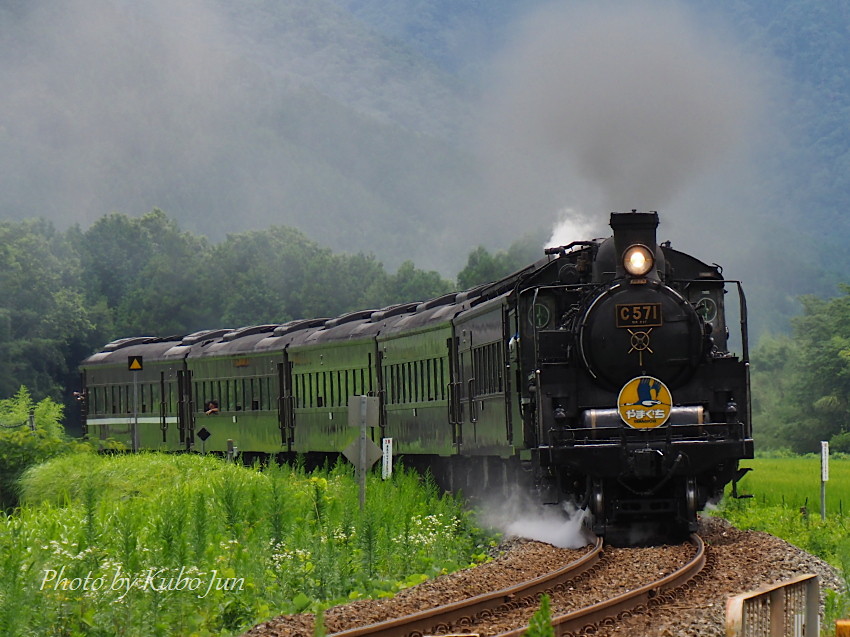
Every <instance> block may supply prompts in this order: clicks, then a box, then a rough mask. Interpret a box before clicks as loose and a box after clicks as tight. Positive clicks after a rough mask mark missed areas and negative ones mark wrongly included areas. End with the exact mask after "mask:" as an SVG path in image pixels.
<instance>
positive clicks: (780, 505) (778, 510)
mask: <svg viewBox="0 0 850 637" xmlns="http://www.w3.org/2000/svg"><path fill="white" fill-rule="evenodd" d="M820 463H821V460H820V456H815V455H807V456H791V457H775V458H770V457H759V458H756V459H754V460H747V461H746V462H745V463H743V464H744V466H749V467H752V468H753V471H751V472H750V473H748V474H747V475H746V476H745V477H744V478H743V479H742V480H741V482H740V483H739V485H738V492H739V494H743V493H746V494H751V495H752V496H753V497H752V498H749V499H741V500H736V499H733V498H731V497H730V493H731V489H728V488H727V491H726V497H725V498H724V499H723V501H722V502H721V505H720V508H719V509H718V511H717V512H716V513H717V514H718V515H721V516H723V517H725V518H727V519H728V520H729V521H730V522H732V524H734V525H735V526H736V527H738V528H741V529H753V530H758V531H766V532H768V533H771V534H773V535H776V536H777V537H780V538H782V539H784V540H786V541H787V542H790V543H791V544H793V545H795V546H798V547H799V548H801V549H803V550H806V551H808V552H810V553H812V554H813V555H817V556H818V557H820V558H821V559H823V560H825V561H827V562H829V563H830V564H832V565H833V566H835V567H837V568H838V569H839V570H840V571H841V573H842V575H843V577H844V580H845V582H846V584H847V586H848V588H850V510H848V508H850V458H848V457H846V456H842V455H838V454H836V456H835V457H833V458H831V459H830V464H829V480H828V481H827V483H826V519H825V520H822V519H821V512H820V486H821V464H820ZM848 615H850V594H847V593H843V594H841V593H837V592H835V591H828V592H827V608H826V617H825V621H824V630H825V631H826V632H824V633H823V634H828V631H829V630H831V628H832V626H833V625H834V620H835V619H838V618H841V617H847V616H848ZM829 634H831V633H829Z"/></svg>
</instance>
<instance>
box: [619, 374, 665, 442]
mask: <svg viewBox="0 0 850 637" xmlns="http://www.w3.org/2000/svg"><path fill="white" fill-rule="evenodd" d="M672 406H673V398H672V397H671V396H670V390H669V389H667V385H665V384H664V383H662V382H661V381H660V380H658V379H657V378H654V377H652V376H638V377H637V378H632V379H631V380H630V381H629V382H628V383H626V384H625V385H623V388H622V389H621V390H620V395H619V396H618V397H617V409H618V410H619V411H620V418H622V419H623V422H625V423H626V424H627V425H628V426H629V427H633V428H635V429H648V428H651V427H660V426H661V425H663V424H664V423H665V422H667V419H668V418H669V417H670V409H671V407H672Z"/></svg>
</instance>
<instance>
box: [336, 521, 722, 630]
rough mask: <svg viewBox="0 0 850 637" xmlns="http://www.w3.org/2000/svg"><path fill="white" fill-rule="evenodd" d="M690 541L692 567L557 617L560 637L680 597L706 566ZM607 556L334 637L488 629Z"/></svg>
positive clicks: (597, 552)
mask: <svg viewBox="0 0 850 637" xmlns="http://www.w3.org/2000/svg"><path fill="white" fill-rule="evenodd" d="M690 543H691V544H692V545H693V547H694V553H693V555H692V556H691V558H690V559H689V560H688V561H687V563H686V564H684V565H683V566H681V567H680V568H678V569H677V570H676V571H674V572H673V573H670V574H669V575H666V576H664V577H661V578H659V579H657V580H654V581H652V582H649V583H647V584H644V585H642V586H639V587H638V588H635V589H634V590H631V591H628V592H626V593H622V594H620V595H616V596H614V597H612V598H610V599H607V600H605V601H602V602H599V603H596V604H593V605H591V606H586V607H584V608H580V609H578V610H574V611H571V612H569V613H566V614H564V615H560V616H555V617H553V619H552V624H553V626H554V628H555V634H556V635H565V636H566V635H581V634H586V633H592V632H599V629H600V628H603V627H604V626H612V625H615V624H616V623H617V622H618V621H619V620H621V619H622V618H624V617H628V616H629V615H631V614H634V613H640V612H645V611H646V610H647V609H649V608H650V607H651V606H654V605H658V604H663V603H665V602H668V601H673V600H674V599H675V598H676V596H677V593H678V592H679V591H680V590H682V589H683V588H684V587H686V586H687V585H688V582H689V581H690V580H692V579H693V578H694V577H695V576H696V575H697V574H698V573H699V572H700V571H701V570H702V568H703V566H704V565H705V563H706V552H705V544H704V542H703V541H702V539H701V538H700V537H699V536H698V535H692V536H691V538H690ZM602 557H603V553H602V540H601V539H599V540H597V542H596V545H595V546H594V547H593V548H592V549H591V550H590V551H589V552H588V553H586V554H585V555H583V556H582V557H581V558H579V559H578V560H575V561H574V562H571V563H569V564H567V565H565V566H563V567H561V568H559V569H557V570H555V571H552V572H551V573H547V574H546V575H543V576H541V577H538V578H535V579H533V580H528V581H525V582H521V583H519V584H516V585H515V586H511V587H510V588H506V589H503V590H500V591H495V592H491V593H485V594H483V595H478V596H476V597H472V598H469V599H466V600H462V601H459V602H455V603H453V604H449V605H447V606H441V607H437V608H432V609H429V610H427V611H422V612H419V613H415V614H413V615H407V616H405V617H400V618H397V619H392V620H387V621H384V622H380V623H376V624H371V625H368V626H363V627H360V628H355V629H351V630H345V631H341V632H337V633H334V634H333V637H364V636H366V635H370V636H379V637H421V636H422V635H432V634H446V633H449V632H452V630H453V629H457V628H458V627H460V628H467V627H470V626H473V625H475V624H478V625H481V624H483V625H486V624H487V623H488V619H489V618H491V617H495V616H496V615H500V614H502V613H505V612H509V611H510V610H511V609H514V608H517V607H520V606H529V605H533V604H536V597H537V596H538V595H540V594H542V593H545V592H548V593H551V592H552V591H556V590H565V589H567V588H568V587H569V585H570V584H571V583H572V584H575V583H576V580H581V579H582V576H583V575H584V576H587V575H589V574H590V572H592V571H593V570H594V569H595V568H596V567H597V565H598V564H600V561H601V559H602ZM526 630H527V627H525V626H523V627H522V628H518V629H516V630H512V631H508V632H504V633H501V634H500V636H499V637H519V636H520V635H522V634H523V633H524V632H525V631H526Z"/></svg>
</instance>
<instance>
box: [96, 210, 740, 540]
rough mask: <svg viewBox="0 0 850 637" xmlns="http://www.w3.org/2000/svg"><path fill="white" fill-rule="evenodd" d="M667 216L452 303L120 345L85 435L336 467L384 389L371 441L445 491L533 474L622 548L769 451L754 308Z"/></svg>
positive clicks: (629, 221)
mask: <svg viewBox="0 0 850 637" xmlns="http://www.w3.org/2000/svg"><path fill="white" fill-rule="evenodd" d="M658 223H659V222H658V215H657V213H655V212H650V213H638V212H630V213H622V214H621V213H612V214H611V218H610V224H611V228H612V230H613V236H611V237H608V238H605V239H591V240H582V241H575V242H573V243H571V244H569V245H565V246H560V247H557V248H549V249H547V250H546V252H545V255H544V257H543V258H542V259H541V260H540V261H538V262H537V263H534V264H532V265H529V266H528V267H526V268H524V269H522V270H520V271H518V272H516V273H514V274H512V275H510V276H508V277H506V278H504V279H502V280H499V281H495V282H493V283H488V284H485V285H481V286H478V287H476V288H474V289H471V290H466V291H462V292H458V293H452V294H447V295H444V296H442V297H439V298H436V299H430V300H425V301H422V302H411V303H404V304H400V305H395V306H391V307H387V308H382V309H373V310H364V311H358V312H352V313H349V314H346V315H344V316H340V317H334V318H322V319H304V320H298V321H290V322H288V323H284V324H270V325H258V326H250V327H245V328H239V329H218V330H209V331H203V332H197V333H194V334H190V335H187V336H177V337H135V338H126V339H120V340H118V341H114V342H113V343H110V344H109V345H107V346H106V347H105V348H104V349H103V351H101V352H98V353H96V354H94V355H93V356H91V357H89V358H87V359H86V360H85V361H83V363H82V365H81V370H82V377H83V396H84V403H83V404H84V412H85V413H84V418H85V423H86V427H87V433H88V435H89V437H90V438H93V439H99V440H107V439H118V440H120V441H122V442H124V444H125V445H127V447H129V448H130V449H164V450H181V451H200V452H224V451H225V450H226V449H227V448H228V445H230V446H237V447H238V449H239V450H240V451H241V453H242V454H243V456H246V457H249V458H250V457H253V456H256V455H262V456H274V457H276V458H278V459H280V460H287V459H292V458H294V457H295V456H296V455H302V456H304V457H305V458H307V459H308V461H311V462H321V461H323V460H324V459H327V458H329V457H333V456H335V455H337V454H339V453H340V452H341V451H342V450H343V449H345V447H346V446H347V445H348V444H349V443H351V442H352V440H353V439H354V438H355V437H356V436H357V435H358V432H357V431H356V430H354V429H352V428H350V427H348V422H347V416H346V410H347V404H348V399H349V397H350V396H359V395H371V396H375V397H377V398H378V404H379V409H378V414H379V416H378V422H377V423H376V424H375V426H373V427H371V429H370V435H371V437H372V439H373V440H374V441H375V442H377V443H379V442H380V439H382V438H392V440H393V449H394V451H395V453H396V454H397V455H399V456H403V458H404V462H405V464H408V465H413V466H416V467H421V468H427V469H428V470H430V471H431V473H432V474H433V475H434V477H435V478H436V479H437V481H438V482H439V483H440V484H441V485H444V486H445V487H446V488H449V489H462V490H464V491H465V492H469V491H470V490H472V488H473V487H483V488H484V489H485V490H487V489H500V488H503V487H504V485H505V484H506V483H510V482H513V481H519V480H521V479H522V478H523V477H528V478H530V481H531V482H532V483H533V485H534V486H535V487H536V489H535V491H536V493H537V494H538V496H539V497H541V498H542V499H543V500H544V501H545V502H558V501H560V500H564V499H572V500H574V501H576V502H577V503H578V504H579V506H582V507H584V508H586V509H587V510H589V511H590V512H591V513H592V516H591V519H592V526H593V530H594V531H595V532H597V533H599V534H604V535H606V536H608V537H609V538H612V539H615V541H620V542H623V543H627V542H629V541H631V540H630V539H629V537H630V534H631V532H632V530H634V529H635V528H644V527H645V528H649V529H651V530H652V531H653V532H660V533H662V534H665V535H667V534H669V533H680V532H684V531H687V530H693V529H695V528H696V515H697V512H698V511H699V510H700V509H702V508H703V507H704V506H705V503H706V502H707V501H708V499H709V498H711V497H714V496H718V495H719V494H720V493H722V490H723V488H724V486H725V485H726V484H727V483H729V482H730V481H731V480H735V479H736V478H737V477H739V475H740V471H741V470H740V469H739V466H738V463H739V460H741V459H744V458H751V457H752V454H753V442H752V433H751V425H750V402H749V381H748V353H747V320H746V302H745V297H744V294H743V290H742V287H741V285H740V283H739V282H737V281H728V280H725V279H724V278H723V275H722V271H721V269H720V268H719V266H716V265H709V264H707V263H705V262H703V261H700V260H698V259H697V258H695V257H693V256H690V255H688V254H685V253H683V252H679V251H677V250H674V249H673V248H672V247H671V246H670V245H669V243H666V244H665V243H662V244H659V243H657V240H656V230H657V226H658ZM727 295H728V298H727ZM727 306H728V307H727ZM733 315H736V320H735V319H732V320H730V318H731V317H732V316H733ZM733 348H738V349H739V353H734V352H733ZM133 361H135V369H133ZM210 405H214V409H211V408H210Z"/></svg>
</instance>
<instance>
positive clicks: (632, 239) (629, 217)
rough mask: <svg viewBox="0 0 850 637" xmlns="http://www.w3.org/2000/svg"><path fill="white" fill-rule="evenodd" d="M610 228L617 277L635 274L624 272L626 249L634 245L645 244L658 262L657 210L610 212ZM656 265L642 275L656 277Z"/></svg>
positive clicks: (648, 277) (650, 277) (649, 277)
mask: <svg viewBox="0 0 850 637" xmlns="http://www.w3.org/2000/svg"><path fill="white" fill-rule="evenodd" d="M610 223H611V229H612V230H613V231H614V248H615V250H616V253H617V277H618V278H619V277H624V276H627V275H628V276H635V274H634V273H633V272H626V268H625V266H624V258H625V254H626V251H627V250H629V249H630V248H632V247H634V246H645V247H646V248H647V249H648V251H649V254H650V255H652V258H653V260H654V262H655V263H656V264H657V263H659V260H658V256H659V255H658V250H657V245H656V240H655V230H656V229H657V228H658V213H657V212H636V211H634V210H633V211H632V212H626V213H620V212H612V213H611V222H610ZM657 270H658V268H657V266H656V265H652V267H650V270H649V272H647V273H646V274H645V275H641V276H644V277H645V278H647V279H656V280H657V279H658V272H657Z"/></svg>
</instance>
